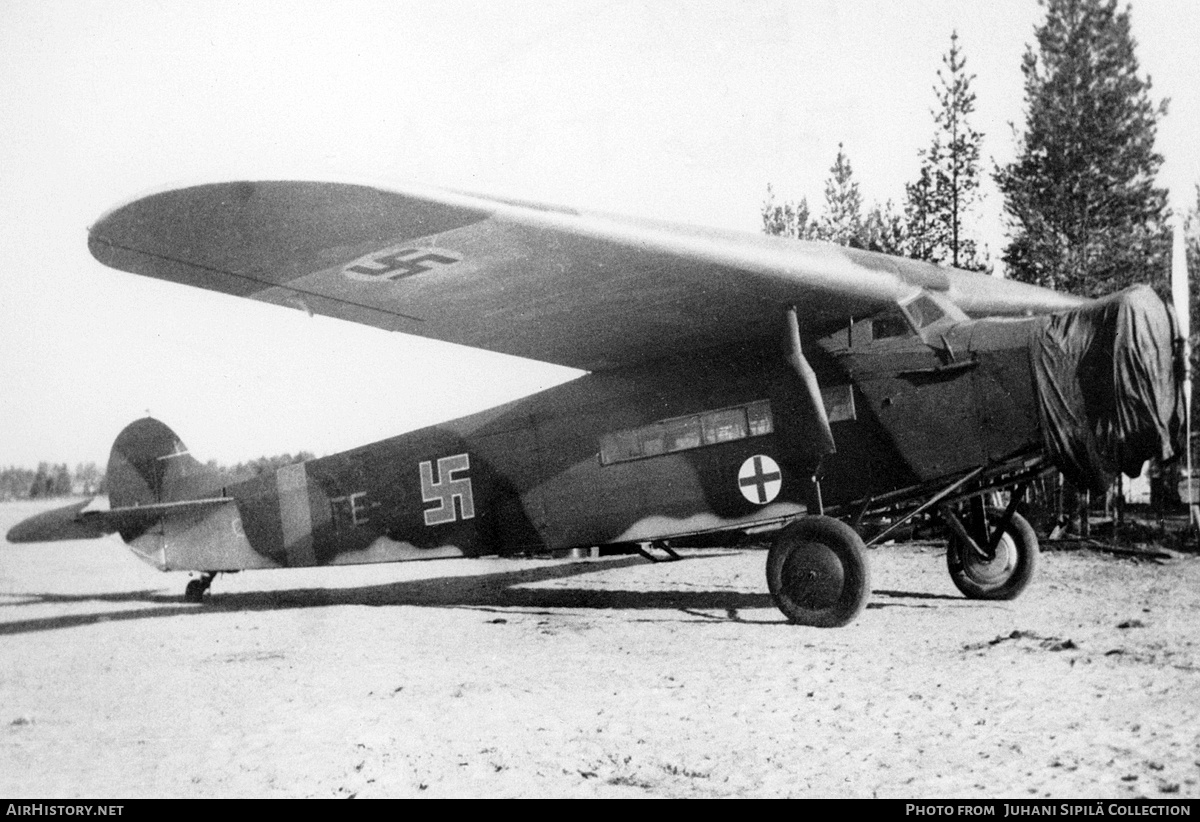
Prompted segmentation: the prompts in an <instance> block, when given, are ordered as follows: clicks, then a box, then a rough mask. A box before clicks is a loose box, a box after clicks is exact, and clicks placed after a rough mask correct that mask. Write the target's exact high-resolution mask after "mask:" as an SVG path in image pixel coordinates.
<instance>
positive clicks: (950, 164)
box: [905, 31, 984, 270]
mask: <svg viewBox="0 0 1200 822" xmlns="http://www.w3.org/2000/svg"><path fill="white" fill-rule="evenodd" d="M942 63H943V64H944V66H945V73H943V72H942V71H941V70H939V71H938V73H937V78H938V85H935V86H934V88H933V91H934V94H935V95H936V96H937V101H938V108H937V109H936V110H935V111H933V112H932V114H933V122H934V125H935V127H936V128H935V131H934V134H933V140H932V142H931V143H930V146H929V148H928V149H923V150H921V151H920V152H919V155H920V157H921V171H920V175H919V176H918V178H917V181H916V182H915V183H912V184H910V185H908V186H906V187H905V192H906V194H907V198H908V202H907V204H906V206H905V212H906V216H907V220H908V234H909V238H910V239H909V249H908V253H909V255H910V256H912V257H915V258H916V259H919V260H930V261H932V262H937V263H946V264H949V265H952V266H955V267H957V268H969V269H976V270H979V269H982V268H984V265H983V263H982V262H981V261H980V259H979V255H978V252H977V249H976V246H975V241H974V240H973V239H971V238H970V232H969V230H968V227H967V224H968V218H969V216H970V211H971V207H972V206H973V205H974V204H975V203H976V202H977V201H978V199H979V146H980V143H981V142H982V140H983V135H982V134H981V133H980V132H978V131H976V130H975V129H974V128H973V127H972V126H971V123H970V120H969V117H970V115H971V114H972V113H973V112H974V111H975V92H973V91H971V82H972V81H973V80H974V79H975V75H974V74H967V72H966V66H967V60H966V58H965V57H964V56H963V54H962V51H961V50H960V49H959V47H958V32H957V31H955V32H953V33H951V35H950V51H948V52H947V53H946V54H945V55H944V56H943V57H942Z"/></svg>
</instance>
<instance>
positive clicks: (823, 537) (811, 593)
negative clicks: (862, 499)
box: [767, 516, 871, 628]
mask: <svg viewBox="0 0 1200 822" xmlns="http://www.w3.org/2000/svg"><path fill="white" fill-rule="evenodd" d="M865 551H866V549H865V546H864V545H863V541H862V538H861V537H860V536H859V535H858V534H857V533H855V531H854V529H853V528H851V527H850V526H849V525H847V524H846V523H844V522H840V521H838V520H836V519H832V518H830V517H821V516H813V517H805V518H804V519H801V520H798V521H796V522H794V523H792V524H791V525H789V526H787V527H786V528H784V529H783V530H782V531H780V532H779V535H778V536H777V537H776V538H775V541H774V542H773V543H772V544H771V550H770V551H769V552H768V553H767V588H768V590H770V592H771V599H773V600H774V601H775V606H776V607H777V608H779V610H780V611H782V612H783V614H784V616H786V617H787V618H788V620H789V621H790V622H793V623H795V624H797V625H811V626H813V627H816V628H840V627H841V626H843V625H848V624H850V623H851V622H853V621H854V619H855V618H856V617H857V616H858V615H859V614H860V613H862V610H863V608H865V607H866V605H867V600H868V599H869V598H870V596H871V577H870V572H869V569H868V566H867V558H866V554H865ZM821 578H824V579H825V580H826V581H827V582H828V583H829V584H827V585H824V586H820V587H818V588H814V587H813V586H812V581H813V580H815V579H821Z"/></svg>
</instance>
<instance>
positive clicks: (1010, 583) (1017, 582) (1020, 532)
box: [946, 507, 1038, 599]
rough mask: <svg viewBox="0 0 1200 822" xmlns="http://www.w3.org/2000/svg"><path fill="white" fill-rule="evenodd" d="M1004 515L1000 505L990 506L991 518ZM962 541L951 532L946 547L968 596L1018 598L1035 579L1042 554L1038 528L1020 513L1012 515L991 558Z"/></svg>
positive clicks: (949, 562)
mask: <svg viewBox="0 0 1200 822" xmlns="http://www.w3.org/2000/svg"><path fill="white" fill-rule="evenodd" d="M1003 515H1004V512H1003V511H1001V510H1000V509H998V508H991V507H989V508H987V514H986V516H987V518H988V521H989V522H993V521H995V520H998V519H999V518H1000V517H1001V516H1003ZM959 543H960V540H959V538H958V537H957V536H956V535H955V534H951V535H950V544H949V545H948V546H947V547H946V566H947V567H948V568H949V570H950V579H952V580H953V581H954V587H955V588H957V589H958V590H960V591H962V593H963V596H965V597H967V599H1016V598H1017V597H1018V596H1019V595H1020V594H1021V592H1022V591H1024V590H1025V587H1026V586H1027V585H1029V581H1030V580H1031V579H1033V572H1034V570H1035V569H1036V568H1037V558H1038V538H1037V532H1035V531H1034V530H1033V526H1032V525H1030V524H1029V521H1028V520H1026V519H1025V517H1023V516H1021V515H1020V514H1017V513H1014V514H1013V515H1012V520H1011V521H1010V522H1009V523H1008V527H1007V528H1005V529H1004V536H1003V537H1002V538H1001V540H1000V542H999V544H997V546H996V557H995V559H993V560H992V561H991V562H983V561H982V560H981V559H979V558H978V557H976V556H975V555H974V554H973V553H972V552H971V551H970V550H969V549H967V548H966V546H964V545H961V544H959ZM963 557H965V558H966V561H965V562H964V560H963V559H962V558H963Z"/></svg>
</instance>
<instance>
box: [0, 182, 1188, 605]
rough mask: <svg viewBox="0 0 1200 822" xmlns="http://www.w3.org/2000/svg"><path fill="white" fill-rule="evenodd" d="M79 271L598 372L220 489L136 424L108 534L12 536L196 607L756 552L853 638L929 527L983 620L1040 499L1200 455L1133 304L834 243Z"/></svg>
mask: <svg viewBox="0 0 1200 822" xmlns="http://www.w3.org/2000/svg"><path fill="white" fill-rule="evenodd" d="M89 247H90V250H91V253H92V255H93V256H94V257H95V258H96V259H97V260H99V261H100V262H101V263H103V264H105V265H107V266H111V267H113V268H116V269H120V270H122V271H127V272H132V273H134V274H141V275H145V276H148V277H155V278H158V279H162V280H170V281H172V282H176V283H182V284H186V285H191V286H197V287H200V288H205V289H210V290H212V291H219V292H223V293H226V294H229V295H232V296H235V297H248V298H250V299H254V300H259V301H262V302H267V303H274V304H277V305H281V306H292V307H295V308H298V309H301V310H304V311H307V312H310V313H316V314H322V315H328V316H331V317H337V318H340V319H342V320H348V321H351V322H356V323H363V324H366V325H370V326H374V327H376V328H381V329H387V330H389V331H398V332H402V333H405V334H416V335H420V336H423V337H430V338H433V339H437V340H445V341H449V342H453V343H459V344H462V345H468V346H475V347H478V348H484V349H489V350H492V351H499V352H503V353H506V354H514V355H517V356H520V357H526V358H531V359H534V360H542V361H545V362H550V363H558V364H561V365H566V366H572V367H574V368H577V369H582V370H583V371H586V372H588V373H587V374H586V375H585V376H582V377H579V378H578V379H575V380H572V381H570V382H567V383H564V384H561V385H558V386H556V387H554V388H551V389H549V390H546V391H542V392H540V393H537V394H534V395H532V396H528V397H525V398H523V399H520V400H517V401H514V402H510V403H508V404H506V405H502V406H500V407H497V408H493V409H491V410H489V411H485V412H482V413H478V414H473V415H471V416H468V417H464V418H462V419H457V420H453V421H451V422H446V423H443V424H440V425H434V426H431V427H428V428H424V429H421V430H418V431H412V432H410V433H406V434H401V435H399V436H396V437H392V438H391V439H386V440H383V441H382V442H377V443H374V444H371V445H365V446H363V447H361V448H355V449H353V450H350V451H346V452H344V453H339V454H333V455H331V456H326V457H321V458H319V459H312V460H309V461H307V462H303V463H298V464H293V465H288V466H286V467H283V468H280V469H279V470H277V471H275V472H274V473H272V474H269V475H264V476H260V477H257V478H253V479H248V480H244V481H240V482H233V483H230V482H229V481H228V480H227V479H226V478H223V477H222V476H220V475H218V474H217V473H216V472H214V471H212V470H210V469H207V468H206V467H205V466H204V465H202V464H201V463H200V462H199V461H197V460H196V459H194V458H193V457H192V456H191V455H190V454H188V452H187V449H186V448H185V447H184V446H183V444H182V443H181V442H180V440H179V439H178V438H177V437H176V435H175V434H174V433H173V432H172V431H171V430H170V429H169V428H167V426H165V425H164V424H162V423H161V422H158V421H157V420H154V419H151V418H145V419H141V420H138V421H136V422H134V423H132V424H131V425H129V426H128V427H127V428H126V429H125V430H124V431H122V432H121V434H120V435H119V436H118V437H117V440H116V442H115V443H114V445H113V447H112V454H111V458H110V461H109V464H108V487H109V504H108V507H107V509H104V508H102V507H100V506H98V505H93V504H90V503H88V502H81V503H76V504H73V505H70V506H67V507H65V508H60V509H57V510H54V511H49V512H46V513H43V514H40V515H38V516H35V517H32V518H30V519H28V520H26V521H24V522H22V523H20V524H19V525H17V526H15V527H14V528H13V529H12V530H11V531H10V532H9V533H8V539H9V540H10V541H14V542H35V541H43V540H52V539H78V538H81V537H99V536H103V535H106V534H112V533H117V534H120V536H121V538H122V539H123V540H124V541H125V542H126V543H128V545H129V546H130V547H131V548H132V549H133V551H134V552H135V553H136V554H137V555H138V556H139V557H141V558H143V559H145V560H147V561H148V562H150V563H152V564H153V565H155V566H157V567H158V568H160V569H162V570H168V571H170V570H189V571H194V572H199V575H198V576H197V577H196V578H194V579H193V580H192V581H191V582H190V583H189V585H188V590H187V593H186V596H187V598H189V599H192V600H196V601H200V600H202V599H203V598H204V596H205V594H206V591H207V590H208V588H209V585H210V583H211V582H212V579H213V576H214V575H215V574H217V573H220V572H224V571H239V570H246V569H255V568H295V567H307V566H317V565H336V564H352V563H372V562H393V561H402V560H414V559H430V558H438V557H480V556H491V555H500V556H529V555H539V554H551V555H560V556H561V555H563V554H566V553H569V552H571V551H572V549H578V548H587V549H589V550H590V549H593V548H597V547H599V548H600V550H601V552H614V553H620V552H626V553H632V552H633V551H635V550H636V551H642V552H649V551H660V552H661V551H664V550H665V551H666V552H668V553H670V552H672V548H673V547H677V546H679V545H682V544H687V543H688V542H689V541H691V542H693V543H694V542H704V541H707V542H708V543H710V544H721V540H720V539H719V538H716V539H713V538H712V537H711V536H707V535H713V534H723V533H727V534H729V535H730V536H731V537H732V536H734V535H735V534H737V533H739V532H740V533H746V532H754V533H755V534H756V535H757V534H764V535H765V536H764V537H762V538H764V539H769V540H770V549H769V551H768V552H767V560H766V566H767V567H766V572H767V573H766V576H767V586H768V588H769V590H770V592H771V595H772V597H773V599H774V601H775V603H776V604H777V605H778V607H779V608H780V610H781V611H782V612H783V613H784V614H785V615H786V616H787V618H788V619H789V620H791V621H792V622H795V623H799V624H804V625H815V626H840V625H845V624H847V623H849V622H850V621H852V620H853V619H854V618H855V617H856V616H857V615H858V614H859V613H860V612H861V611H862V609H863V607H864V606H865V604H866V601H867V599H868V597H869V595H870V581H869V574H868V566H867V562H866V558H865V556H864V548H865V545H864V541H863V537H862V534H869V536H870V539H871V540H872V541H878V540H886V539H888V538H889V535H890V534H894V533H895V531H894V530H893V529H895V528H896V527H897V526H899V525H901V524H903V523H905V522H906V521H907V520H909V519H910V518H911V517H913V516H916V515H923V514H929V515H931V516H933V517H935V518H938V519H940V521H941V522H942V523H944V525H945V528H946V533H947V535H948V540H949V545H948V550H947V554H946V556H947V562H948V566H949V572H950V575H951V576H952V578H953V580H954V583H955V584H956V585H957V587H958V588H959V589H960V590H961V591H962V592H963V593H964V594H965V595H966V596H967V597H973V598H982V599H1005V598H1012V597H1015V596H1016V595H1017V594H1019V593H1020V592H1021V591H1022V590H1023V589H1024V588H1025V586H1026V585H1027V584H1028V582H1029V580H1030V577H1031V574H1032V573H1033V570H1034V566H1035V563H1036V559H1037V555H1038V539H1037V536H1036V534H1035V532H1034V530H1033V529H1032V528H1031V527H1030V525H1029V523H1028V522H1027V521H1026V519H1025V518H1024V517H1023V516H1022V514H1021V512H1020V510H1021V504H1022V498H1023V495H1024V493H1025V490H1026V488H1027V486H1028V485H1029V484H1030V483H1031V482H1033V481H1035V480H1036V479H1037V478H1039V477H1041V476H1043V475H1044V474H1046V473H1047V472H1050V471H1053V470H1055V469H1057V470H1059V471H1061V472H1062V473H1063V474H1064V475H1065V476H1066V477H1068V478H1069V479H1071V480H1072V481H1074V482H1075V483H1077V484H1078V485H1079V486H1080V487H1084V488H1095V489H1103V488H1105V487H1107V486H1108V485H1109V484H1110V482H1111V480H1112V479H1113V477H1114V476H1115V475H1116V473H1117V472H1118V471H1124V472H1126V473H1131V474H1135V473H1137V471H1138V470H1139V469H1140V467H1141V466H1142V464H1143V463H1144V462H1145V461H1146V460H1147V459H1151V458H1157V459H1168V458H1170V457H1172V456H1173V455H1174V454H1175V453H1177V452H1178V450H1179V448H1180V445H1179V443H1180V441H1181V439H1182V438H1181V434H1180V431H1181V428H1182V423H1183V415H1184V406H1183V393H1182V389H1181V383H1182V376H1181V366H1180V362H1179V359H1180V358H1179V356H1178V345H1177V341H1176V336H1177V331H1176V325H1177V324H1176V322H1175V319H1174V314H1173V312H1172V310H1171V309H1169V308H1168V307H1167V306H1166V305H1165V304H1164V303H1163V302H1162V301H1161V300H1160V299H1159V298H1158V297H1157V296H1156V295H1155V294H1154V292H1153V291H1151V290H1150V289H1149V288H1148V287H1144V286H1142V287H1136V288H1133V289H1130V290H1127V291H1124V292H1121V293H1119V294H1116V295H1113V296H1111V297H1107V298H1104V299H1101V300H1096V301H1085V300H1082V299H1079V298H1076V297H1073V296H1069V295H1065V294H1061V293H1057V292H1054V291H1051V290H1047V289H1044V288H1038V287H1034V286H1031V285H1027V284H1023V283H1018V282H1013V281H1009V280H1005V279H1001V278H997V277H991V276H987V275H984V274H980V273H974V272H967V271H960V270H955V269H950V268H944V267H939V266H935V265H930V264H925V263H920V262H916V261H912V260H906V259H898V258H894V257H889V256H885V255H881V254H875V253H869V252H865V251H859V250H854V249H848V248H842V247H838V246H832V245H826V244H821V243H807V242H799V241H795V240H790V239H784V238H779V237H767V236H758V235H752V234H748V233H747V234H744V233H737V232H728V231H718V230H709V229H704V230H699V229H694V228H687V227H682V226H678V225H671V224H667V223H661V222H655V221H650V220H644V219H626V218H620V217H615V216H611V215H608V214H601V213H592V212H587V211H579V210H574V209H570V208H561V207H556V206H545V205H540V204H536V203H527V202H520V201H513V200H503V199H494V198H486V197H478V196H470V195H463V194H458V193H452V192H446V191H443V190H439V189H424V188H420V187H409V188H400V189H393V190H384V189H381V188H375V187H368V186H360V185H351V184H345V183H325V182H293V181H260V182H231V183H220V184H212V185H200V186H195V187H189V188H183V189H177V190H171V191H166V192H163V193H159V194H155V195H152V196H148V197H144V198H141V199H138V200H136V201H134V202H132V203H130V204H128V205H125V206H122V207H119V208H117V209H115V210H113V211H112V212H110V213H108V214H106V215H104V216H103V217H101V218H100V219H99V221H98V222H97V223H96V224H95V225H94V226H93V227H92V228H91V229H90V233H89ZM996 492H1000V493H996ZM878 522H888V523H890V525H889V526H888V527H887V528H885V529H883V530H880V529H879V528H878V527H876V528H875V529H874V532H873V533H872V532H870V531H868V530H867V528H866V524H867V523H878ZM698 536H699V537H701V539H699V540H698V539H697V537H698ZM756 538H758V537H757V536H756ZM726 544H728V543H726Z"/></svg>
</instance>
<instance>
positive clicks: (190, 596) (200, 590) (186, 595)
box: [183, 579, 204, 602]
mask: <svg viewBox="0 0 1200 822" xmlns="http://www.w3.org/2000/svg"><path fill="white" fill-rule="evenodd" d="M183 601H184V602H203V601H204V583H203V582H201V581H200V580H198V579H193V580H189V581H188V584H187V587H186V588H184V589H183Z"/></svg>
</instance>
